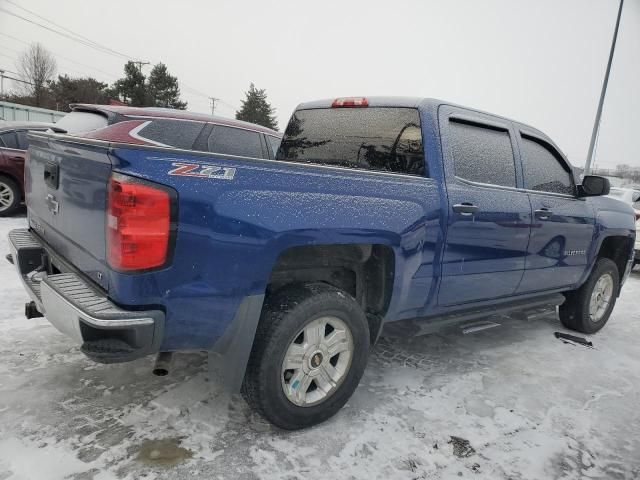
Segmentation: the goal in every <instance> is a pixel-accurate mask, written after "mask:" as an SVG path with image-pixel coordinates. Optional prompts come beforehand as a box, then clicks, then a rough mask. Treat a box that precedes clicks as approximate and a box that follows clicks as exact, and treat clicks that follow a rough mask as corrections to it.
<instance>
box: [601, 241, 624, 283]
mask: <svg viewBox="0 0 640 480" xmlns="http://www.w3.org/2000/svg"><path fill="white" fill-rule="evenodd" d="M631 242H632V240H631V239H630V238H628V237H607V238H605V239H604V240H603V241H602V245H600V251H598V258H608V259H610V260H612V261H613V262H614V263H615V264H616V266H617V267H618V274H619V275H620V280H621V281H622V277H623V276H624V271H625V269H626V268H627V261H628V260H629V252H630V251H631V247H632V245H631Z"/></svg>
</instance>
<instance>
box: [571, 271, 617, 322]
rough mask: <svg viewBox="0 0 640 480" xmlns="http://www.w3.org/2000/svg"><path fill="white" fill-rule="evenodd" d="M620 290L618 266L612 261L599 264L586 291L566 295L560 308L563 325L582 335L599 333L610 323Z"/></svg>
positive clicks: (588, 280)
mask: <svg viewBox="0 0 640 480" xmlns="http://www.w3.org/2000/svg"><path fill="white" fill-rule="evenodd" d="M619 288H620V276H619V273H618V267H617V266H616V264H615V263H614V262H613V261H612V260H609V259H608V258H601V259H599V260H598V261H597V263H596V266H595V267H594V269H593V271H592V272H591V275H590V276H589V278H588V279H587V281H586V282H585V283H584V285H583V286H582V287H580V288H579V289H578V290H574V291H573V292H569V293H566V294H565V296H566V301H565V302H564V303H563V304H562V305H561V306H560V309H559V310H560V320H561V321H562V324H563V325H564V326H565V327H567V328H569V329H571V330H576V331H578V332H582V333H595V332H597V331H598V330H600V329H601V328H602V327H604V325H605V324H606V323H607V321H608V320H609V316H610V315H611V312H612V311H613V307H614V306H615V304H616V298H617V296H618V290H619Z"/></svg>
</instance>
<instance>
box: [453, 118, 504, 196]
mask: <svg viewBox="0 0 640 480" xmlns="http://www.w3.org/2000/svg"><path fill="white" fill-rule="evenodd" d="M449 130H450V132H451V153H452V155H453V161H454V166H455V172H456V176H457V177H459V178H462V179H465V180H470V181H472V182H479V183H485V184H489V185H500V186H503V187H515V186H516V167H515V163H514V160H513V147H512V146H511V138H510V136H509V132H508V131H507V130H503V129H499V128H494V127H490V126H485V125H482V124H475V123H467V122H461V121H459V120H456V119H450V121H449Z"/></svg>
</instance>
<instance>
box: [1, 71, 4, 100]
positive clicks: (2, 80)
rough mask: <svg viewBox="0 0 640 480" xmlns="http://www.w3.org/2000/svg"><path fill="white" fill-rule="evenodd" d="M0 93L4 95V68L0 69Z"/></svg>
mask: <svg viewBox="0 0 640 480" xmlns="http://www.w3.org/2000/svg"><path fill="white" fill-rule="evenodd" d="M0 95H4V70H0Z"/></svg>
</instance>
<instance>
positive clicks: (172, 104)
mask: <svg viewBox="0 0 640 480" xmlns="http://www.w3.org/2000/svg"><path fill="white" fill-rule="evenodd" d="M147 85H148V94H149V97H150V101H151V104H152V105H153V106H155V107H169V108H177V109H180V110H184V109H185V108H187V102H183V101H181V100H180V87H179V86H178V78H177V77H174V76H173V75H170V74H169V71H168V70H167V66H166V65H165V64H164V63H158V64H157V65H155V66H154V67H153V69H152V70H151V73H150V74H149V80H148V83H147Z"/></svg>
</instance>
